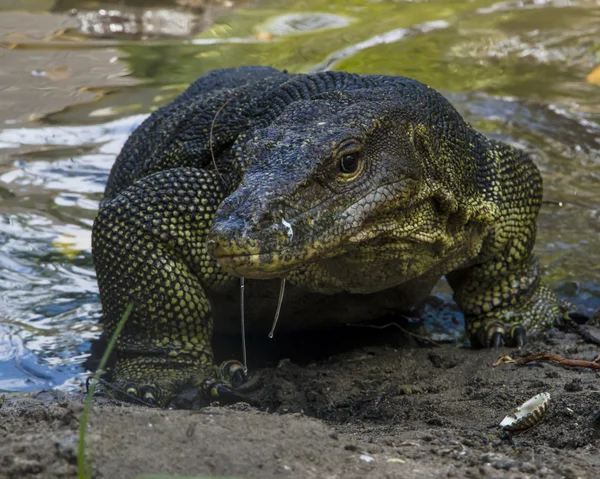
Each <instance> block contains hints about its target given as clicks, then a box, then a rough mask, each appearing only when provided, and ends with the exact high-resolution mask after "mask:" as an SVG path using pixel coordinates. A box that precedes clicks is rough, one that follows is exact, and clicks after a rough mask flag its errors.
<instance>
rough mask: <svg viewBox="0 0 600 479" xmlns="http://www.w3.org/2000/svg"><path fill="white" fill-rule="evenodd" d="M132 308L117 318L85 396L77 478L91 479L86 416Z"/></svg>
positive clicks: (129, 305) (128, 306)
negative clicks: (86, 442) (86, 447)
mask: <svg viewBox="0 0 600 479" xmlns="http://www.w3.org/2000/svg"><path fill="white" fill-rule="evenodd" d="M132 310H133V302H131V303H129V304H128V305H127V309H125V312H124V313H123V316H122V317H121V319H120V320H119V323H118V324H117V327H116V329H115V332H114V333H113V335H112V336H111V338H110V341H109V342H108V346H107V347H106V351H104V354H103V355H102V359H101V360H100V365H99V366H98V369H96V372H95V373H94V375H93V378H94V379H95V380H96V381H93V382H92V384H91V386H90V388H89V390H88V394H87V397H86V398H85V405H84V406H83V411H82V412H81V420H80V421H79V444H78V445H77V477H78V479H91V478H92V471H91V468H90V466H89V464H87V461H86V457H85V435H86V430H87V422H88V416H89V414H90V410H91V408H92V398H93V397H94V392H95V391H96V383H97V380H98V379H99V378H100V375H101V374H102V371H103V370H104V367H105V366H106V362H107V361H108V357H109V356H110V353H111V352H112V350H113V348H114V347H115V344H116V343H117V338H118V337H119V334H121V330H122V329H123V326H125V322H126V321H127V318H129V315H130V314H131V311H132Z"/></svg>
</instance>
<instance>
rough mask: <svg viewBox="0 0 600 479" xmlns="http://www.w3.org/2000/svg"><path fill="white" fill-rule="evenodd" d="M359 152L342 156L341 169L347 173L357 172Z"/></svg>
mask: <svg viewBox="0 0 600 479" xmlns="http://www.w3.org/2000/svg"><path fill="white" fill-rule="evenodd" d="M358 163H359V158H358V153H348V154H346V155H344V156H342V157H341V158H340V163H339V168H340V171H341V172H342V173H344V174H346V175H350V174H352V173H355V172H356V170H358Z"/></svg>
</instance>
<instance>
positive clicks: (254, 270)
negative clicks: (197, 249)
mask: <svg viewBox="0 0 600 479" xmlns="http://www.w3.org/2000/svg"><path fill="white" fill-rule="evenodd" d="M214 257H215V258H216V260H217V262H218V263H219V264H220V265H221V267H222V268H223V269H224V270H225V271H227V272H228V273H229V274H232V275H234V276H240V277H244V278H252V279H272V278H279V277H282V276H283V275H285V273H286V272H288V271H289V270H291V269H292V268H293V264H289V263H287V264H286V263H285V262H283V261H281V259H280V254H279V253H257V254H238V255H231V254H229V255H223V256H219V254H218V252H217V254H214Z"/></svg>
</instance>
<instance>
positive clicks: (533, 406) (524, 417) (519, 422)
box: [500, 393, 550, 431]
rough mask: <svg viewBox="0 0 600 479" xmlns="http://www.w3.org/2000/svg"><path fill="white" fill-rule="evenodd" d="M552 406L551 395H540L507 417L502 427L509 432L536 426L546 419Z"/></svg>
mask: <svg viewBox="0 0 600 479" xmlns="http://www.w3.org/2000/svg"><path fill="white" fill-rule="evenodd" d="M549 405H550V394H549V393H540V394H538V395H536V396H533V397H532V398H531V399H529V400H527V401H525V402H524V403H523V404H521V405H520V406H519V407H518V408H517V409H515V410H514V412H512V413H511V414H509V415H508V416H506V417H505V418H504V419H503V420H502V422H501V423H500V426H501V427H503V428H504V429H505V430H507V431H521V430H523V429H529V428H530V427H533V426H535V425H536V424H538V423H539V422H541V421H542V419H544V415H545V414H546V411H547V410H548V406H549Z"/></svg>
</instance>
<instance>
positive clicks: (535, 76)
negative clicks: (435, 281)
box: [0, 0, 600, 390]
mask: <svg viewBox="0 0 600 479" xmlns="http://www.w3.org/2000/svg"><path fill="white" fill-rule="evenodd" d="M102 7H103V8H99V7H98V5H97V4H96V3H93V2H82V1H72V0H71V1H57V2H50V1H44V0H35V1H34V0H28V1H27V2H23V3H22V4H19V3H18V2H17V3H14V5H13V6H12V7H8V8H7V6H6V4H0V10H2V14H1V15H0V42H1V43H0V48H2V47H4V48H6V51H7V52H8V55H7V56H6V58H7V59H8V60H9V61H8V62H4V63H3V74H4V77H2V76H0V87H3V88H4V90H3V96H2V98H0V121H4V122H5V123H4V127H3V128H2V129H0V198H1V202H0V390H2V389H7V390H30V389H34V388H39V387H46V386H49V385H53V386H56V385H60V386H61V387H65V388H69V387H75V386H76V384H77V376H78V375H79V374H82V373H83V372H84V371H83V367H82V366H81V363H82V362H83V360H84V359H85V357H86V355H87V354H88V352H89V349H90V341H91V340H92V339H94V338H96V337H97V336H98V334H99V327H98V324H97V319H98V317H99V316H100V305H99V299H98V291H97V286H96V282H95V274H94V271H93V266H92V262H91V254H90V230H91V225H92V221H93V218H94V214H95V211H96V210H97V207H98V201H99V200H100V198H101V196H102V192H103V189H104V185H105V183H106V180H107V178H108V173H109V171H110V167H111V165H112V163H113V161H114V158H115V156H116V154H117V153H118V151H119V149H120V148H121V145H122V144H123V142H124V141H125V139H126V138H127V136H128V135H129V133H130V132H131V131H132V130H133V129H134V128H135V126H136V125H137V124H139V123H140V122H141V121H143V119H144V118H145V116H146V115H147V114H148V113H149V112H150V111H152V110H154V109H156V108H158V107H159V106H160V105H163V104H165V103H166V102H168V101H169V100H170V99H171V98H173V97H174V96H175V95H177V94H178V93H179V92H180V91H182V90H183V89H184V88H185V86H186V85H187V84H189V83H190V82H191V81H193V80H194V79H195V78H196V77H197V76H199V75H200V74H202V73H204V72H206V71H208V70H211V69H214V68H221V67H226V66H240V65H250V64H268V65H273V66H275V67H279V68H287V69H289V70H290V71H293V72H300V71H320V70H324V69H330V68H333V69H345V70H350V71H354V72H358V73H383V74H395V75H398V74H401V75H407V76H411V77H414V78H417V79H419V80H421V81H423V82H425V83H428V84H430V85H431V86H432V87H434V88H437V89H440V90H442V91H443V92H444V93H445V94H447V95H448V96H449V98H450V99H451V101H452V102H453V103H454V104H455V105H456V107H457V108H458V109H459V110H460V111H461V113H463V114H464V115H465V117H466V118H467V119H468V120H469V121H470V122H471V123H472V124H473V125H474V126H475V127H476V128H478V129H480V130H483V131H485V132H487V133H488V134H489V135H491V136H493V137H496V138H499V139H502V140H503V141H507V142H510V143H512V144H515V145H517V146H520V147H522V148H525V149H527V150H529V151H531V152H532V153H533V154H534V155H535V158H536V161H537V163H538V165H539V166H540V169H541V170H542V173H543V176H544V181H545V197H546V199H547V200H553V201H561V202H562V203H563V204H564V206H562V207H557V206H554V205H552V204H547V205H545V206H544V208H543V210H542V213H541V215H540V221H539V237H538V243H537V250H538V253H539V255H540V256H541V259H542V263H543V264H544V267H545V275H546V277H547V278H546V280H547V281H548V282H549V283H551V284H554V285H555V287H556V288H557V289H558V290H559V291H560V293H561V294H562V295H563V296H564V297H566V298H568V299H570V300H572V301H573V302H575V303H577V304H578V305H579V306H580V307H582V308H584V309H585V308H588V309H590V310H591V309H594V308H596V309H597V308H600V286H599V285H598V277H599V276H600V153H599V152H600V87H598V86H595V85H591V84H588V83H586V82H585V78H586V75H587V74H588V73H589V72H590V71H592V69H593V68H594V67H595V66H596V65H597V63H598V54H599V52H600V43H599V42H598V38H599V37H598V34H599V33H600V31H599V29H598V24H597V21H596V18H597V17H598V15H600V6H598V5H597V2H593V1H585V0H582V1H579V2H568V1H558V0H556V1H540V0H535V1H507V2H494V1H485V0H475V1H473V2H459V1H454V2H452V1H439V2H398V1H381V2H373V1H368V0H363V1H360V0H358V1H356V2H329V1H324V0H308V1H300V0H298V1H291V2H286V4H285V7H284V8H282V4H281V2H277V1H275V0H263V1H262V2H259V3H258V4H257V5H254V6H249V5H247V4H245V3H242V4H238V5H237V6H235V7H234V8H229V7H220V8H217V9H212V10H209V11H208V12H207V11H204V10H202V9H201V8H198V6H197V5H193V2H181V4H180V5H179V6H174V5H173V4H172V3H169V2H165V1H162V2H161V1H157V2H154V3H148V2H135V1H127V2H121V3H119V4H118V5H117V4H114V5H111V4H103V5H102ZM25 9H29V11H30V13H27V14H25V13H24V12H23V11H19V10H25ZM73 9H75V10H73ZM47 12H52V13H51V15H48V14H47ZM307 12H309V13H307ZM33 71H37V72H39V73H40V74H39V75H33V74H32V72H33ZM3 78H4V80H3ZM6 79H8V83H7V84H6V85H4V84H3V83H2V82H3V81H7V80H6ZM27 119H33V120H35V123H27V122H26V120H27ZM437 291H438V299H437V300H435V299H434V300H432V301H431V302H429V303H428V305H427V308H426V311H425V319H426V323H425V324H426V325H427V326H428V327H429V328H430V332H431V333H432V334H433V335H434V337H435V338H437V339H453V338H454V339H456V338H459V337H460V334H461V326H460V324H461V321H462V318H461V315H460V314H458V313H457V312H456V311H455V310H454V308H453V306H452V304H451V303H450V297H451V296H450V293H449V291H448V288H447V285H445V284H444V283H442V284H441V285H440V287H439V288H438V290H437Z"/></svg>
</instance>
